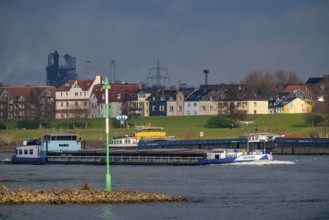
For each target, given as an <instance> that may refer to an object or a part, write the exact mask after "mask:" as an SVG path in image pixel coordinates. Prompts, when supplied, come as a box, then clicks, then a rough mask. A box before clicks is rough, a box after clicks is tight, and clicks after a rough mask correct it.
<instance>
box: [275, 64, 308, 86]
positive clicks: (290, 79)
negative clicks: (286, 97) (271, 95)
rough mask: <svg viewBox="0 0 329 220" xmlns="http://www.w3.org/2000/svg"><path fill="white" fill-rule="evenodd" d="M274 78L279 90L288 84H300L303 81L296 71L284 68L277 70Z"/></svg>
mask: <svg viewBox="0 0 329 220" xmlns="http://www.w3.org/2000/svg"><path fill="white" fill-rule="evenodd" d="M274 78H275V80H276V83H277V89H278V90H282V89H283V88H284V87H286V86H287V85H300V84H302V83H303V81H302V79H301V78H300V77H299V76H298V75H297V74H296V73H295V72H294V71H287V70H284V69H278V70H277V71H275V73H274Z"/></svg>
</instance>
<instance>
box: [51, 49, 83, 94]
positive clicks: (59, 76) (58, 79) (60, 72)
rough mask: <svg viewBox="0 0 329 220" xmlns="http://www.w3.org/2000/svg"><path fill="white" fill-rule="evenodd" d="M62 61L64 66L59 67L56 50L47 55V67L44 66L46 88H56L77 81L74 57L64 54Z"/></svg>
mask: <svg viewBox="0 0 329 220" xmlns="http://www.w3.org/2000/svg"><path fill="white" fill-rule="evenodd" d="M64 59H65V65H64V66H59V54H58V52H57V50H55V52H53V53H50V54H49V55H48V65H47V66H46V71H47V72H46V85H47V86H55V87H56V88H58V87H60V86H61V85H62V84H63V83H65V82H66V81H68V80H71V79H74V80H75V79H77V73H76V59H75V57H72V56H70V55H69V54H65V55H64Z"/></svg>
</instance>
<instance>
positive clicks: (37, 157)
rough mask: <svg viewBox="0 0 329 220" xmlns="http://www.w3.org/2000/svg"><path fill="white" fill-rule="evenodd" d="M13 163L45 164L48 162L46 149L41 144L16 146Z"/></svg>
mask: <svg viewBox="0 0 329 220" xmlns="http://www.w3.org/2000/svg"><path fill="white" fill-rule="evenodd" d="M11 161H12V162H13V163H30V164H45V163H46V162H47V158H46V151H45V150H43V149H42V146H41V145H23V146H19V147H16V152H15V155H13V156H12V158H11Z"/></svg>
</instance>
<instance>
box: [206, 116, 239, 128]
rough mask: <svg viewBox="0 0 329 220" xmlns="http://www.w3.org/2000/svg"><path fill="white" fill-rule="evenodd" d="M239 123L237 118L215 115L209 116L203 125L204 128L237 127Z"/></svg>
mask: <svg viewBox="0 0 329 220" xmlns="http://www.w3.org/2000/svg"><path fill="white" fill-rule="evenodd" d="M238 125H239V123H238V121H237V120H234V119H231V118H228V117H225V116H216V117H211V118H209V119H208V120H207V122H206V124H205V127H206V128H233V127H238Z"/></svg>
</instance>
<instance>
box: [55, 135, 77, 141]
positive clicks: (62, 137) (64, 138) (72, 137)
mask: <svg viewBox="0 0 329 220" xmlns="http://www.w3.org/2000/svg"><path fill="white" fill-rule="evenodd" d="M51 140H53V141H54V140H57V141H67V140H77V136H76V135H60V136H51Z"/></svg>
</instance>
